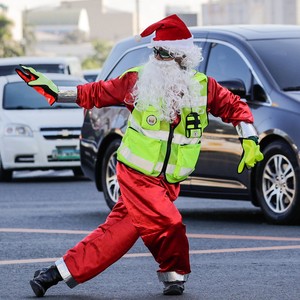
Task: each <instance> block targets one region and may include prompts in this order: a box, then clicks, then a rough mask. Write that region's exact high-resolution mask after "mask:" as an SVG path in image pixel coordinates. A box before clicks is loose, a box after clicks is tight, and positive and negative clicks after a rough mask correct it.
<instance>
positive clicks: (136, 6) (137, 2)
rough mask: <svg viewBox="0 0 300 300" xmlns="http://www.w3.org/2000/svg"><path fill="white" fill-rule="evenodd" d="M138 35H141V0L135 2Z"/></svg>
mask: <svg viewBox="0 0 300 300" xmlns="http://www.w3.org/2000/svg"><path fill="white" fill-rule="evenodd" d="M135 19H136V29H135V30H136V34H139V33H140V0H135Z"/></svg>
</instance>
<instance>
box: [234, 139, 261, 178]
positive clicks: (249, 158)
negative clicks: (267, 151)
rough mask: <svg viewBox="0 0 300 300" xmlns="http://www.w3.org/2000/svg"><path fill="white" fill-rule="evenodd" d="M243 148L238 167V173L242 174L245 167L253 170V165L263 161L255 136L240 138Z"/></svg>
mask: <svg viewBox="0 0 300 300" xmlns="http://www.w3.org/2000/svg"><path fill="white" fill-rule="evenodd" d="M240 140H241V143H242V147H243V150H244V151H243V154H242V157H241V160H240V163H239V165H238V173H239V174H240V173H242V172H243V171H244V169H245V166H246V167H247V168H248V169H249V168H253V167H254V165H255V164H256V163H257V162H259V161H261V160H263V159H264V155H263V154H262V153H261V152H260V149H259V145H258V138H257V137H256V136H250V137H248V138H241V139H240Z"/></svg>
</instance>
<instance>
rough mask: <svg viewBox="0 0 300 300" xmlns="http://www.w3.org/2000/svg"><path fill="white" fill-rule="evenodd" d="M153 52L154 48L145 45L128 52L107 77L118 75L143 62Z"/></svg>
mask: <svg viewBox="0 0 300 300" xmlns="http://www.w3.org/2000/svg"><path fill="white" fill-rule="evenodd" d="M151 52H152V49H150V48H148V47H143V48H138V49H134V50H132V51H130V52H128V53H126V54H125V55H124V56H123V57H122V59H121V60H120V61H119V63H118V64H117V65H116V66H115V68H114V69H113V70H112V72H111V73H110V74H109V75H108V78H107V79H111V78H115V77H118V76H120V75H121V74H122V73H124V72H125V71H126V70H128V69H130V68H133V67H136V66H139V65H141V64H143V63H144V62H146V61H147V60H148V58H149V55H150V54H151Z"/></svg>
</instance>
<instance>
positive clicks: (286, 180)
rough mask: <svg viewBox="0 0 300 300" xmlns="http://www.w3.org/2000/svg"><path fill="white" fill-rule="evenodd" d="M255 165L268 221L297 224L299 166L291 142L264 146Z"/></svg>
mask: <svg viewBox="0 0 300 300" xmlns="http://www.w3.org/2000/svg"><path fill="white" fill-rule="evenodd" d="M263 153H264V160H263V161H261V162H260V163H259V164H257V168H256V180H257V182H256V195H257V197H258V201H259V204H260V207H261V209H262V211H263V213H264V215H265V217H266V219H267V220H268V221H270V222H271V223H274V224H294V223H298V222H299V220H300V191H299V189H300V170H299V166H298V164H297V159H296V156H295V154H294V153H293V151H292V150H291V148H290V147H289V145H287V144H286V143H284V142H283V141H276V142H273V143H271V144H270V145H268V146H267V147H266V148H265V149H264V150H263Z"/></svg>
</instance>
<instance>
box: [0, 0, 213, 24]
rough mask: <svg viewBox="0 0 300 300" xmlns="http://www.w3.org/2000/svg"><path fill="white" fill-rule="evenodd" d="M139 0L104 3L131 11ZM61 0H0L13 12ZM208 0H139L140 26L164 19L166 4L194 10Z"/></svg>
mask: <svg viewBox="0 0 300 300" xmlns="http://www.w3.org/2000/svg"><path fill="white" fill-rule="evenodd" d="M136 1H137V0H103V4H104V5H105V6H106V7H109V8H115V9H118V10H124V11H130V12H133V11H134V10H135V4H136ZM60 2H61V1H60V0H0V3H3V4H5V5H7V6H8V7H9V10H10V11H11V13H12V14H13V13H17V12H18V11H20V10H24V9H31V8H34V7H39V6H48V5H49V6H54V5H59V3H60ZM204 2H207V1H206V0H151V1H149V0H139V7H140V27H141V29H144V28H146V27H147V26H148V25H150V24H152V23H154V22H156V21H158V20H160V19H162V18H163V17H164V6H165V5H172V6H181V7H182V6H183V7H189V8H191V9H192V10H193V11H199V10H200V7H201V3H204Z"/></svg>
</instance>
